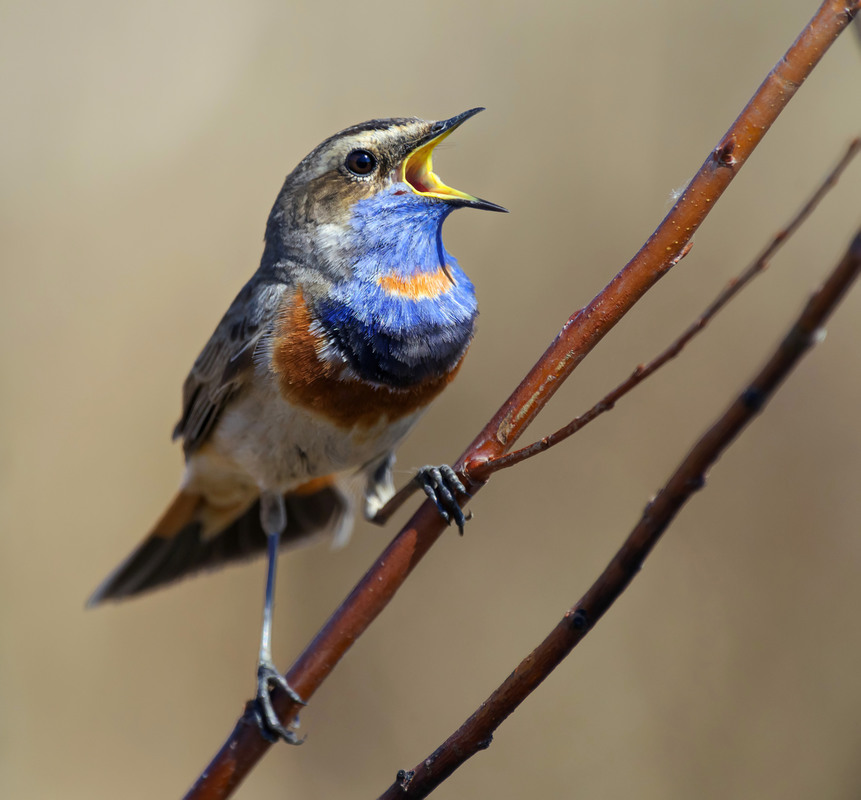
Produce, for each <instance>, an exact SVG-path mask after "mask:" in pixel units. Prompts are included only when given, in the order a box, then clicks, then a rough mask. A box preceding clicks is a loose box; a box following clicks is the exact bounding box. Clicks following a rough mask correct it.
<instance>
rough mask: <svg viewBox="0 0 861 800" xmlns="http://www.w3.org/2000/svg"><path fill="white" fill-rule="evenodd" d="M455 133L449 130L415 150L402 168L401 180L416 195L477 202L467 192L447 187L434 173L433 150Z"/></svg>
mask: <svg viewBox="0 0 861 800" xmlns="http://www.w3.org/2000/svg"><path fill="white" fill-rule="evenodd" d="M453 131H454V128H451V129H449V130H447V131H446V132H445V133H443V134H441V135H440V136H437V137H436V139H431V140H430V141H429V142H428V143H427V144H423V145H422V146H421V147H419V148H417V149H416V150H413V152H412V153H410V154H409V155H408V156H407V157H406V159H404V163H403V165H402V166H401V180H402V181H404V182H405V183H407V184H409V185H410V187H411V188H412V190H413V191H414V192H415V193H416V194H420V195H422V197H437V198H439V199H440V200H451V199H452V198H457V199H459V200H466V201H475V200H476V198H475V197H473V196H472V195H471V194H467V193H466V192H461V191H460V190H458V189H452V188H451V186H446V185H445V184H444V183H443V182H442V181H441V180H440V179H439V176H438V175H436V173H434V171H433V149H434V147H436V146H437V145H438V144H439V143H440V142H441V141H442V140H443V139H445V138H446V137H447V136H448V135H449V134H451V133H452V132H453Z"/></svg>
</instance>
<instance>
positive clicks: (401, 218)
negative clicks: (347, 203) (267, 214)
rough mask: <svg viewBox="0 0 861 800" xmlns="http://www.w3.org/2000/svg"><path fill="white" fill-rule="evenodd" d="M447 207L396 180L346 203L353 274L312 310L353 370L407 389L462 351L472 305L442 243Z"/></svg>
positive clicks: (467, 285) (447, 367)
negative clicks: (351, 205) (351, 204)
mask: <svg viewBox="0 0 861 800" xmlns="http://www.w3.org/2000/svg"><path fill="white" fill-rule="evenodd" d="M452 210H453V207H452V206H449V205H448V204H446V203H444V202H440V201H437V200H433V199H430V198H425V197H421V196H420V195H417V194H416V193H415V192H413V191H412V189H411V188H410V187H409V186H407V185H406V184H403V183H397V184H394V185H393V186H391V187H390V188H389V189H388V190H386V191H384V192H380V193H379V194H377V195H375V196H374V197H371V198H368V199H366V200H362V201H360V202H358V203H357V204H356V205H355V207H354V208H353V215H352V217H351V219H350V222H349V224H350V226H351V227H352V232H351V236H350V239H351V248H350V249H351V252H352V258H351V261H352V267H353V274H352V276H351V277H350V278H349V279H348V280H345V281H343V282H341V283H339V284H337V285H335V286H334V287H333V288H332V290H331V291H330V292H329V293H328V295H327V296H326V297H325V298H324V299H322V300H319V301H318V302H317V303H316V304H315V309H314V311H315V315H316V317H317V319H318V320H319V321H320V323H321V324H322V326H323V329H324V330H325V331H326V333H327V335H328V336H329V338H330V341H331V342H332V344H333V345H334V346H335V347H336V348H337V350H338V351H339V352H340V353H341V354H342V355H343V356H344V357H345V358H346V359H347V361H348V362H349V364H350V366H351V367H352V368H353V370H354V371H355V372H356V373H357V374H358V375H359V377H361V378H364V379H365V380H370V381H373V382H374V383H381V384H385V385H388V386H393V387H398V388H406V387H409V386H413V385H415V384H419V383H422V382H424V381H426V380H429V379H434V378H440V377H442V376H444V375H446V374H447V373H448V372H450V371H451V370H452V369H453V368H454V367H455V366H456V365H457V364H458V362H459V361H460V359H461V358H462V357H463V354H464V353H465V352H466V349H467V347H468V346H469V342H470V340H471V339H472V334H473V327H474V324H475V317H476V315H477V314H478V306H477V303H476V299H475V290H474V288H473V285H472V283H471V282H470V280H469V278H467V277H466V275H465V274H464V272H463V271H462V270H461V269H460V267H459V266H458V264H457V261H456V260H455V259H454V257H453V256H451V255H450V254H449V253H448V252H446V250H445V248H444V247H443V244H442V224H443V222H444V221H445V218H446V217H447V216H448V215H449V214H450V213H451V211H452ZM440 270H443V271H444V273H445V281H444V283H443V281H442V278H441V277H440ZM427 286H433V287H434V289H433V290H432V291H421V290H420V288H416V287H427Z"/></svg>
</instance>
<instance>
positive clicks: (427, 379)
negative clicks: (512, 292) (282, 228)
mask: <svg viewBox="0 0 861 800" xmlns="http://www.w3.org/2000/svg"><path fill="white" fill-rule="evenodd" d="M442 277H443V278H445V279H446V280H448V278H447V277H446V276H445V275H444V274H443V276H442ZM383 283H385V278H384V279H383ZM441 286H442V282H441V280H440V279H437V278H434V277H428V278H425V279H420V280H418V281H415V282H413V283H410V282H408V281H404V280H401V279H397V280H396V279H394V278H392V280H391V281H389V282H388V283H386V286H385V288H383V286H382V285H381V286H380V291H382V292H391V293H392V295H393V296H397V295H407V296H409V297H413V296H415V297H418V296H432V295H433V293H434V292H436V291H439V290H440V289H439V287H441ZM341 324H342V325H347V326H348V327H349V326H350V325H351V324H352V325H353V326H355V322H351V320H350V318H349V315H343V319H342V320H341ZM360 327H361V326H360ZM340 333H341V334H342V335H341V336H338V335H336V336H334V337H333V336H331V335H330V333H329V329H328V326H327V325H326V324H324V323H323V322H322V321H321V320H320V319H319V317H318V315H316V314H314V312H313V311H312V309H311V307H309V304H308V302H307V300H306V298H305V296H304V294H303V292H302V291H301V290H299V289H297V290H296V291H295V292H294V293H293V294H292V296H288V297H287V298H286V299H285V303H284V306H283V309H282V314H281V316H280V319H279V323H278V326H277V328H276V330H275V332H274V335H273V337H272V341H271V367H272V370H273V372H274V374H275V376H276V379H277V382H278V388H279V391H280V394H281V396H282V398H283V399H284V400H285V401H286V402H288V403H290V404H293V405H298V406H300V407H302V408H304V409H306V410H309V411H311V412H313V413H314V414H316V415H318V416H321V417H324V418H325V419H327V420H328V421H329V422H331V423H332V424H334V425H336V426H338V427H339V428H343V429H346V430H356V429H366V430H369V431H370V430H375V429H378V426H379V425H380V423H381V422H382V421H384V420H388V421H390V422H394V421H397V420H401V419H403V418H405V417H409V416H411V415H414V414H416V413H417V412H419V411H421V410H422V409H423V408H424V407H425V406H426V405H427V404H428V403H430V402H431V400H433V398H434V397H436V396H437V395H438V394H439V393H440V392H441V391H442V390H443V389H444V388H445V386H446V385H447V384H448V383H449V382H450V381H451V380H452V379H453V378H454V376H455V374H456V373H457V371H458V369H459V367H460V363H461V360H462V358H463V355H464V353H465V351H466V344H468V342H466V343H464V344H463V346H462V347H460V349H459V352H458V354H457V358H456V359H452V360H451V363H450V364H448V365H447V369H445V370H440V371H437V373H436V374H430V375H420V376H419V377H418V378H417V379H416V380H415V381H413V382H408V383H405V385H388V384H386V383H385V382H379V381H375V380H371V379H369V378H368V377H366V376H365V375H363V374H362V371H361V369H359V370H357V369H355V368H354V364H353V363H352V359H350V357H349V355H348V354H345V352H344V347H343V341H345V340H349V338H350V337H349V336H347V335H346V333H347V332H345V331H343V330H341V331H340ZM353 333H356V330H355V327H354V330H353ZM470 335H471V325H470ZM378 344H379V343H378ZM416 347H418V348H419V349H420V345H418V344H417V345H416Z"/></svg>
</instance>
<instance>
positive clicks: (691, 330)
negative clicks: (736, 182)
mask: <svg viewBox="0 0 861 800" xmlns="http://www.w3.org/2000/svg"><path fill="white" fill-rule="evenodd" d="M859 149H861V138H855V139H853V140H852V142H851V143H850V144H849V147H848V148H847V149H846V153H845V154H844V155H843V157H842V158H841V159H840V161H838V162H837V164H836V166H835V167H834V169H832V170H831V172H829V173H828V175H827V176H826V177H825V179H824V180H823V181H822V182H821V183H820V184H819V186H818V187H817V189H816V191H815V192H814V193H813V194H812V195H811V196H810V199H809V200H808V201H807V202H806V203H805V204H804V205H803V206H802V207H801V209H800V210H799V211H798V213H796V215H795V216H794V217H793V218H792V219H791V220H790V222H789V224H788V225H787V226H786V227H785V228H783V230H781V231H779V232H778V233H776V234H775V235H774V237H773V238H772V240H771V241H770V242H769V243H768V245H767V246H766V247H765V249H764V250H763V251H762V252H761V253H760V254H759V255H758V256H757V257H756V259H755V260H754V261H753V262H752V263H751V264H750V265H749V266H748V267H747V268H746V269H745V270H744V271H743V272H741V273H740V274H739V275H737V276H736V277H735V278H733V279H732V280H731V281H730V282H729V283H728V284H727V285H726V286H725V287H724V289H723V291H722V292H721V293H720V294H719V295H718V296H717V297H716V298H715V299H714V301H713V302H712V303H711V305H710V306H709V307H708V308H706V310H705V311H703V313H702V314H700V316H699V317H697V319H696V320H694V322H693V323H692V324H691V325H690V327H688V328H687V330H685V331H684V333H682V335H681V336H679V338H678V339H676V340H675V341H674V342H673V343H672V344H671V345H670V346H669V347H668V348H667V349H666V350H664V351H663V352H662V353H660V354H659V355H658V356H656V357H655V358H654V359H652V360H651V361H650V362H649V363H648V364H646V366H643V365H642V364H641V365H640V366H638V367H637V368H636V369H635V370H634V371H633V372H632V373H631V374H630V375H629V376H628V378H627V379H626V380H624V381H623V382H622V383H620V384H619V385H618V386H617V387H616V388H615V389H613V391H611V392H608V393H607V394H606V395H605V396H604V397H602V398H601V399H600V400H599V401H598V402H597V403H595V405H594V406H592V408H590V409H589V410H588V411H587V412H586V413H585V414H581V415H580V416H579V417H575V418H574V419H573V420H571V422H569V423H568V424H567V425H566V426H565V427H563V428H560V429H559V430H558V431H555V432H554V433H551V434H550V435H548V436H545V437H544V438H543V439H539V440H538V441H537V442H533V443H532V444H530V445H527V446H526V447H521V448H520V449H518V450H514V451H512V452H510V453H507V454H506V455H504V456H500V457H498V458H494V459H490V460H489V461H488V462H487V463H486V464H485V466H484V469H485V470H489V471H490V472H491V473H493V472H498V471H499V470H502V469H507V468H508V467H513V466H514V465H515V464H519V463H520V462H521V461H526V459H527V458H532V456H536V455H538V454H539V453H543V452H545V451H547V450H549V449H550V448H551V447H555V446H556V445H557V444H559V443H561V442H564V441H565V440H566V439H567V438H568V437H569V436H572V435H573V434H575V433H577V431H579V430H580V429H581V428H584V427H585V426H586V425H588V424H589V423H590V422H592V420H594V419H596V418H597V417H599V416H601V414H603V413H604V412H605V411H610V410H611V409H612V408H613V407H614V406H615V405H616V403H617V402H618V401H619V400H620V399H621V398H622V397H624V396H625V395H626V394H628V392H630V391H631V390H632V389H633V388H634V387H635V386H637V385H639V384H640V383H642V382H643V381H644V380H646V378H648V377H649V376H650V375H652V374H653V373H655V372H657V370H659V369H660V368H661V367H662V366H664V364H666V363H667V362H668V361H671V360H672V359H674V358H675V357H676V356H678V355H679V353H681V352H682V350H684V348H685V347H686V346H687V345H688V344H689V343H690V341H691V340H692V339H693V338H694V337H695V336H696V335H697V334H698V333H700V331H702V330H704V329H705V327H706V325H708V323H709V322H711V320H712V318H713V317H714V316H715V315H716V314H717V313H718V312H719V311H720V310H721V309H722V308H723V307H724V306H725V305H726V304H727V303H729V301H730V300H732V299H733V297H735V296H736V295H737V294H738V293H739V292H740V291H741V290H742V289H743V288H744V287H745V286H746V285H747V284H748V283H750V281H752V280H753V279H754V278H755V277H756V276H757V275H759V274H761V273H762V272H764V271H765V270H766V269H767V268H768V265H769V263H770V261H771V259H772V258H773V257H774V255H775V254H776V253H777V251H778V250H780V248H781V247H782V246H783V245H784V244H786V242H787V240H788V239H789V237H790V236H792V234H793V233H795V231H797V230H798V228H799V227H801V225H802V223H804V221H805V220H806V219H807V218H808V217H809V216H810V215H811V214H812V213H813V211H814V209H815V208H816V206H818V205H819V203H820V201H821V200H822V198H823V197H825V195H826V194H827V193H828V191H829V189H831V188H832V187H833V186H834V185H835V184H836V183H837V181H838V179H839V178H840V176H841V175H842V174H843V171H844V170H845V169H846V167H847V166H849V162H850V161H852V159H853V158H854V157H855V155H856V153H857V152H858V151H859Z"/></svg>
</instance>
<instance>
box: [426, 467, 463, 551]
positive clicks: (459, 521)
mask: <svg viewBox="0 0 861 800" xmlns="http://www.w3.org/2000/svg"><path fill="white" fill-rule="evenodd" d="M415 481H416V483H418V485H419V486H421V488H422V490H423V491H424V493H425V494H426V495H427V496H428V497H429V498H430V499H431V500H432V501H433V504H434V505H435V506H436V507H437V511H439V513H440V514H441V515H442V518H443V519H444V520H445V521H446V522H447V523H448V524H449V525H451V523H452V522H454V523H455V525H457V529H458V531H460V535H461V536H463V526H464V525H466V521H467V520H468V519H470V518H471V517H472V514H471V513H470V514H469V516H464V513H463V509H461V507H460V506H459V505H458V504H457V501H456V500H455V496H456V495H458V494H463V495H466V496H467V497H469V496H470V494H469V492H468V491H467V490H466V487H465V486H464V485H463V483H462V482H461V480H460V478H458V477H457V473H456V472H455V471H454V470H453V469H452V468H451V467H450V466H449V465H448V464H442V465H441V466H439V467H434V466H426V467H422V468H421V469H420V470H419V471H418V474H417V475H416V477H415Z"/></svg>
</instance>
